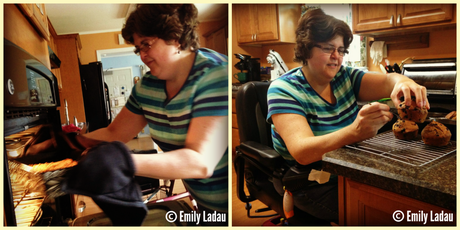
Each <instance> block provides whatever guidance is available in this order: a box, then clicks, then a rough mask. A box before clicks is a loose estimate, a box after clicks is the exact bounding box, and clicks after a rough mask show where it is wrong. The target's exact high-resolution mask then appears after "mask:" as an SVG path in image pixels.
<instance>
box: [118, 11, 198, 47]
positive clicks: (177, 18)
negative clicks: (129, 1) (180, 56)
mask: <svg viewBox="0 0 460 230" xmlns="http://www.w3.org/2000/svg"><path fill="white" fill-rule="evenodd" d="M197 17H198V10H197V8H196V7H195V5H193V4H141V5H138V7H137V9H136V10H135V11H133V12H132V13H131V14H130V15H129V17H128V19H127V20H126V23H125V25H124V26H123V29H122V30H121V34H122V36H123V38H124V39H125V41H126V42H127V43H129V44H133V43H134V38H133V34H135V33H136V34H138V35H140V36H145V37H158V38H161V39H163V40H165V41H171V40H175V41H178V42H179V44H180V49H182V50H186V49H187V48H190V49H191V50H192V51H196V50H197V49H198V48H200V42H199V36H198V32H197V28H198V24H199V22H198V20H197Z"/></svg>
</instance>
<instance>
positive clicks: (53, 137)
mask: <svg viewBox="0 0 460 230" xmlns="http://www.w3.org/2000/svg"><path fill="white" fill-rule="evenodd" d="M76 136H77V133H64V132H63V131H61V130H58V131H56V130H54V129H53V127H52V126H42V127H41V128H40V129H39V130H38V131H37V132H36V133H35V134H34V136H33V137H32V138H31V139H30V140H29V141H28V142H27V143H26V144H25V146H24V150H23V151H22V153H21V154H20V155H19V156H18V157H17V158H15V159H14V160H16V161H19V162H21V163H24V164H38V163H45V162H54V161H60V160H64V159H67V158H71V159H74V160H78V159H79V158H80V157H81V154H82V152H83V151H84V150H85V149H86V146H94V145H97V144H99V143H101V141H97V140H93V139H89V138H86V137H84V136H80V137H79V139H78V140H77V138H76Z"/></svg>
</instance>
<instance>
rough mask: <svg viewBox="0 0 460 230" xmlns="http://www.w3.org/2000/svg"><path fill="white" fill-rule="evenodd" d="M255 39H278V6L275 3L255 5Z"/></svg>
mask: <svg viewBox="0 0 460 230" xmlns="http://www.w3.org/2000/svg"><path fill="white" fill-rule="evenodd" d="M256 36H257V37H256V38H255V40H256V41H271V40H278V38H279V36H278V8H277V6H276V5H275V4H263V5H257V33H256Z"/></svg>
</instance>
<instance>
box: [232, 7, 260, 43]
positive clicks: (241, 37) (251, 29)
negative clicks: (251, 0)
mask: <svg viewBox="0 0 460 230" xmlns="http://www.w3.org/2000/svg"><path fill="white" fill-rule="evenodd" d="M233 10H235V13H236V19H237V20H236V27H237V35H238V43H247V42H253V41H254V40H253V39H254V35H255V34H256V32H257V30H256V19H255V16H256V14H257V10H256V7H255V5H244V4H238V5H233Z"/></svg>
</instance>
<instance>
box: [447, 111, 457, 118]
mask: <svg viewBox="0 0 460 230" xmlns="http://www.w3.org/2000/svg"><path fill="white" fill-rule="evenodd" d="M446 118H447V119H451V120H457V111H452V112H450V113H448V114H447V115H446Z"/></svg>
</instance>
